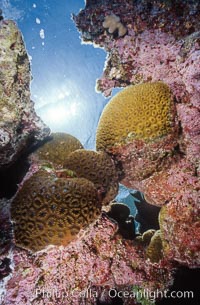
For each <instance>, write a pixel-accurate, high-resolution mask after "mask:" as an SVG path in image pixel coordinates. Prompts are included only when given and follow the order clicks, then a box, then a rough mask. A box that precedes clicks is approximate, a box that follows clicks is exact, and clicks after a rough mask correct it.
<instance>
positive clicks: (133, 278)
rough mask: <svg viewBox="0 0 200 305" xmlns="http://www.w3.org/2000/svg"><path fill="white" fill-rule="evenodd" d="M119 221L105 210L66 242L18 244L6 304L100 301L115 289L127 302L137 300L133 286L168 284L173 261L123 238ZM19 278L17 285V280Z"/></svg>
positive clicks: (151, 288)
mask: <svg viewBox="0 0 200 305" xmlns="http://www.w3.org/2000/svg"><path fill="white" fill-rule="evenodd" d="M116 231H117V224H116V223H113V222H112V221H111V220H110V219H109V218H107V217H106V216H105V215H102V216H101V217H100V218H99V219H98V220H97V221H96V222H95V223H94V224H91V225H90V227H89V228H88V229H86V231H85V233H84V234H82V233H81V234H79V236H78V239H77V240H76V241H74V242H72V243H71V244H70V245H68V246H67V248H66V247H53V248H49V249H47V250H46V251H45V252H44V251H40V252H38V253H36V254H35V255H32V256H30V255H28V253H27V251H22V250H19V249H14V252H13V260H14V271H13V275H12V278H11V279H10V280H9V281H8V282H7V285H6V288H7V293H6V295H5V296H4V298H3V300H2V305H7V304H9V305H12V304H16V303H17V304H20V305H25V304H29V303H30V304H32V305H36V304H37V305H47V304H48V305H50V304H52V305H54V304H56V305H64V304H66V301H67V304H69V305H70V304H71V305H79V304H87V305H92V304H97V300H103V298H104V297H105V296H107V297H108V299H109V300H110V301H111V300H112V298H111V297H110V296H109V293H110V295H111V296H112V292H114V291H115V290H116V291H121V292H124V291H125V292H126V295H125V297H122V300H123V301H124V304H129V303H128V302H129V301H130V300H132V301H134V300H135V299H134V298H133V296H132V297H131V298H128V297H127V293H128V294H129V293H130V295H131V294H132V295H133V291H134V289H136V288H138V289H145V288H146V289H148V291H149V292H150V291H151V292H154V291H155V290H156V289H159V290H161V291H162V290H163V289H165V288H166V287H167V286H168V285H169V283H170V282H171V280H172V270H173V268H172V266H171V265H170V264H169V263H168V262H167V261H165V260H164V259H161V260H160V261H159V262H158V263H157V264H153V263H151V262H150V260H149V259H145V256H146V254H145V251H146V248H145V247H143V246H142V245H141V244H140V243H138V242H137V241H128V240H124V239H123V238H122V237H121V236H120V235H119V234H117V233H116ZM16 282H17V285H16ZM146 301H148V297H147V300H146Z"/></svg>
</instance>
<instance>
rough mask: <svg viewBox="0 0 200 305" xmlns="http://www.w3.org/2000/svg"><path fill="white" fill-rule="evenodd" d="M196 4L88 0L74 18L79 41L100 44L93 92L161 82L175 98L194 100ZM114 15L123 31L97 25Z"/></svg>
mask: <svg viewBox="0 0 200 305" xmlns="http://www.w3.org/2000/svg"><path fill="white" fill-rule="evenodd" d="M199 12H200V3H199V2H198V1H196V0H192V1H189V0H187V1H184V2H183V1H181V0H177V1H176V2H175V3H174V2H173V1H159V0H156V1H152V0H150V1H149V0H143V1H125V0H118V1H117V0H112V1H110V0H106V1H98V2H90V4H88V5H87V6H86V7H85V9H84V10H82V11H80V13H79V14H78V16H74V21H75V23H76V26H77V27H78V29H79V31H80V32H81V33H82V40H83V42H88V41H89V42H92V43H94V44H95V46H100V47H102V48H104V49H105V50H106V51H107V53H108V56H107V61H106V65H105V69H104V73H103V75H102V77H101V78H100V79H99V80H98V81H97V90H99V91H101V92H103V94H104V95H105V96H110V95H111V92H112V89H113V88H114V87H126V86H127V85H129V84H137V83H141V82H142V81H149V80H152V81H158V80H163V81H164V82H165V83H166V84H168V85H170V87H172V88H173V92H174V93H176V97H177V98H179V99H180V97H184V98H185V99H187V98H188V96H189V95H191V94H192V93H193V97H192V100H193V103H194V104H196V103H197V104H198V94H199V89H198V88H199V81H200V80H199V72H198V69H199V68H198V63H199V56H200V53H199V48H200V47H199V39H200V26H199V24H200V23H199V20H200V13H199ZM111 14H114V15H117V16H118V17H119V18H120V21H121V23H122V24H123V25H124V26H125V27H126V28H127V29H128V31H127V33H126V35H125V36H124V37H119V38H118V37H117V38H116V37H114V36H111V35H110V34H109V33H107V32H106V31H105V30H104V28H103V25H102V24H103V23H102V20H104V18H105V16H107V15H111Z"/></svg>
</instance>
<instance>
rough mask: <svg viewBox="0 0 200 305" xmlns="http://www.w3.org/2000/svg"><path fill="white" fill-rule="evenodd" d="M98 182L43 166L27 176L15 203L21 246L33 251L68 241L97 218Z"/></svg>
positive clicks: (16, 238)
mask: <svg viewBox="0 0 200 305" xmlns="http://www.w3.org/2000/svg"><path fill="white" fill-rule="evenodd" d="M97 195H98V194H97V190H96V188H95V187H94V184H93V183H92V182H90V181H88V180H86V179H84V178H74V179H71V178H69V179H64V178H57V177H56V176H55V175H54V174H52V173H48V172H46V171H44V170H39V171H38V172H36V173H34V174H33V175H32V176H31V177H30V178H29V179H28V180H26V181H25V182H24V184H23V186H22V187H21V189H20V190H19V191H18V193H17V195H16V196H15V198H14V200H13V202H12V206H11V219H12V220H13V221H14V233H15V241H16V244H17V246H20V247H22V248H27V249H30V250H32V251H38V250H41V249H43V248H44V247H45V246H47V245H49V244H53V245H61V244H62V245H66V244H68V243H69V242H70V241H71V240H72V239H74V237H75V235H76V234H77V233H78V232H79V230H80V229H81V228H84V227H85V226H87V225H88V224H89V223H91V222H92V221H93V220H95V219H96V218H97V216H98V215H99V213H100V204H99V201H98V197H97Z"/></svg>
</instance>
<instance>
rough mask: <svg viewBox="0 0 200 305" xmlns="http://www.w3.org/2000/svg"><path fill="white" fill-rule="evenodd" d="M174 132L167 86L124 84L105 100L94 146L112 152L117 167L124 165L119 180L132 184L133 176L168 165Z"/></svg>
mask: <svg viewBox="0 0 200 305" xmlns="http://www.w3.org/2000/svg"><path fill="white" fill-rule="evenodd" d="M177 132H178V124H177V121H176V119H175V111H174V105H173V102H172V98H171V95H170V91H169V89H168V87H167V86H166V85H165V84H163V83H161V82H156V83H146V84H140V85H136V86H130V87H127V88H126V89H124V90H123V91H122V92H120V93H118V94H117V95H116V96H114V97H113V98H112V99H111V101H110V102H109V103H108V104H107V106H106V107H105V109H104V111H103V113H102V116H101V118H100V120H99V124H98V128H97V134H96V147H97V150H104V151H106V152H108V153H110V154H112V155H113V156H114V159H115V162H116V163H117V164H120V167H119V169H120V170H121V166H122V168H123V172H122V174H121V175H122V176H123V177H124V178H123V179H121V183H122V184H125V185H127V186H128V187H132V188H134V187H135V185H134V181H135V180H136V181H141V180H143V179H145V178H147V177H149V176H150V175H153V174H154V173H155V172H157V171H158V170H161V169H164V168H168V166H169V163H171V162H172V161H171V159H172V156H173V155H174V154H175V148H176V146H177V139H176V138H177ZM126 180H129V181H131V184H129V185H128V184H127V183H126ZM139 190H140V189H139Z"/></svg>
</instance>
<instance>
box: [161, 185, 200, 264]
mask: <svg viewBox="0 0 200 305" xmlns="http://www.w3.org/2000/svg"><path fill="white" fill-rule="evenodd" d="M199 202H200V194H199V186H197V184H196V185H195V184H194V185H193V189H192V188H187V186H185V189H184V190H183V189H182V190H181V191H180V192H179V193H177V194H176V196H174V197H173V198H172V199H171V201H170V202H169V204H167V205H165V206H163V207H162V208H161V211H160V216H159V222H160V229H161V234H162V239H163V246H164V247H163V251H164V255H165V257H168V258H169V259H171V260H174V261H177V262H179V263H180V264H182V265H186V266H187V265H189V266H190V267H199V266H200V223H199V219H200V209H199Z"/></svg>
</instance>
